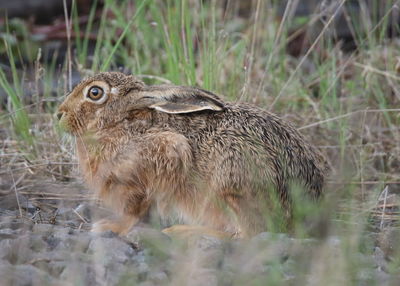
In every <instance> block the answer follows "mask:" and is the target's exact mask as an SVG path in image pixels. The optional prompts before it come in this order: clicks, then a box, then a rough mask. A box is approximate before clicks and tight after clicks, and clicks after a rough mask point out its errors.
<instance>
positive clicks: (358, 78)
mask: <svg viewBox="0 0 400 286" xmlns="http://www.w3.org/2000/svg"><path fill="white" fill-rule="evenodd" d="M399 2H400V1H394V0H386V1H379V0H347V1H346V0H337V1H335V0H331V1H314V0H287V1H274V0H252V1H240V0H223V1H216V0H202V1H201V0H187V1H185V0H167V1H161V0H144V1H133V0H130V1H129V0H118V1H112V0H75V1H73V0H63V1H61V0H47V1H45V0H42V1H40V0H30V1H23V0H14V1H7V0H0V279H1V281H0V284H1V285H399V284H400V268H399V267H400V244H399V241H400V226H399V218H400V37H399V36H400V26H399V24H400V10H399V7H400V6H399V5H400V3H399ZM110 70H118V71H122V72H125V73H132V74H135V75H137V76H139V77H140V78H142V79H143V80H144V81H145V82H146V83H148V84H158V83H174V84H180V85H195V86H201V87H202V88H204V89H208V90H211V91H213V92H215V93H217V94H220V95H222V96H223V97H224V98H225V99H226V100H230V101H242V102H250V103H252V104H255V105H258V106H261V107H263V108H265V109H268V110H271V111H273V112H274V113H276V114H278V115H279V116H280V117H282V118H284V119H285V120H288V121H290V122H292V123H293V124H294V125H295V126H296V127H297V128H298V129H299V130H300V132H301V133H302V134H304V135H305V136H306V137H307V138H308V140H309V141H310V142H312V143H313V144H314V145H316V146H317V147H318V148H319V149H320V150H321V152H322V153H324V155H325V156H326V158H327V159H328V162H329V165H330V167H331V169H332V170H331V174H330V177H329V179H328V184H327V186H326V190H325V193H326V195H325V198H324V199H323V200H322V201H321V203H320V205H319V206H318V207H316V206H314V205H309V204H307V202H302V200H301V198H298V200H299V201H298V202H297V203H296V208H295V210H294V231H293V233H290V234H284V233H278V232H277V230H274V229H271V231H270V232H265V233H262V234H260V235H258V236H255V237H253V238H251V239H249V240H246V241H241V240H237V241H221V240H218V239H217V238H213V237H200V238H198V239H196V240H189V241H177V240H174V239H171V238H169V237H168V236H166V235H164V234H163V233H161V232H160V229H161V228H162V227H163V226H164V224H165V222H160V221H159V220H158V219H157V217H156V216H155V215H154V216H152V215H149V218H148V219H147V220H146V221H144V222H142V223H141V224H140V225H139V226H137V227H136V228H134V229H133V231H132V232H131V233H130V234H129V235H128V236H127V237H125V238H119V237H116V236H115V235H114V234H113V233H104V234H101V235H94V234H91V233H89V232H88V229H89V227H90V224H91V222H92V221H93V218H94V217H97V216H101V215H103V214H107V210H104V209H103V208H101V206H98V205H97V204H96V203H95V202H94V201H93V199H92V197H91V196H90V194H89V192H88V191H87V190H86V188H85V186H84V184H83V183H82V180H81V178H80V177H79V172H78V167H77V159H76V157H75V153H74V142H73V140H72V139H71V138H70V137H68V136H66V135H64V134H62V133H61V132H60V131H59V130H58V128H57V122H56V121H55V120H54V118H53V113H54V112H55V109H56V107H57V106H58V104H59V103H60V102H61V101H62V100H63V98H64V95H65V94H66V93H67V92H68V91H69V90H71V88H72V87H73V86H74V85H75V84H76V83H78V82H79V81H80V79H81V78H83V77H85V76H87V75H91V74H93V73H96V72H99V71H110Z"/></svg>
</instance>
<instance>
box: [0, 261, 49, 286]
mask: <svg viewBox="0 0 400 286" xmlns="http://www.w3.org/2000/svg"><path fill="white" fill-rule="evenodd" d="M0 277H1V284H2V285H18V286H24V285H27V286H28V285H53V284H54V282H55V280H54V278H52V277H51V276H50V275H48V274H47V273H46V272H44V271H42V270H40V269H38V268H36V267H34V266H32V265H0Z"/></svg>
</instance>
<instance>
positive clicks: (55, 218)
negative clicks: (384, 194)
mask: <svg viewBox="0 0 400 286" xmlns="http://www.w3.org/2000/svg"><path fill="white" fill-rule="evenodd" d="M49 184H50V183H48V184H47V185H48V186H47V188H46V190H49V189H53V190H55V191H54V192H53V193H52V194H50V193H49V192H48V191H42V193H43V194H45V195H41V196H39V195H38V194H39V193H40V192H39V191H38V190H37V188H38V186H36V187H35V186H33V187H32V190H31V191H30V193H27V194H19V196H18V201H17V200H16V195H15V192H9V191H8V192H6V189H7V188H8V189H9V186H8V187H7V186H6V184H2V192H3V193H2V196H1V198H0V277H1V285H149V286H150V285H164V284H169V285H264V283H266V282H270V283H272V282H274V281H275V282H279V281H284V282H285V284H288V285H322V284H321V283H323V282H324V279H325V278H324V277H325V275H326V271H328V270H329V268H330V267H341V266H340V263H342V262H343V261H344V259H343V258H344V257H345V256H346V255H349V253H346V250H345V249H346V246H345V245H343V242H342V241H341V240H340V239H339V238H337V237H329V238H327V239H324V240H321V241H319V240H316V239H294V238H291V237H289V236H288V235H285V234H273V233H267V232H266V233H261V234H259V235H257V236H255V237H253V238H252V239H249V240H235V241H222V240H219V239H217V238H214V237H207V236H203V237H192V238H190V239H186V240H177V239H172V238H170V237H168V236H167V235H165V234H163V233H162V232H161V231H160V230H158V229H156V228H154V227H150V226H149V225H144V224H143V225H141V226H138V227H135V228H134V229H133V230H132V231H131V232H130V233H129V234H128V235H127V236H126V237H123V238H121V237H118V236H116V235H115V234H114V233H112V232H105V233H102V234H94V233H91V232H90V231H88V230H89V228H90V223H91V221H92V219H93V215H94V214H95V213H96V214H99V213H101V212H103V213H105V211H104V210H102V209H101V208H99V207H98V206H96V205H95V204H93V203H91V202H90V200H88V199H87V198H86V197H85V198H81V199H80V200H73V199H71V198H77V196H78V193H77V191H76V190H79V188H77V186H76V185H74V184H72V183H65V184H61V183H57V184H58V185H55V184H54V183H53V185H50V188H49ZM41 185H42V186H43V183H42V184H41ZM71 186H72V187H71ZM35 190H36V191H35ZM74 192H75V194H74V195H71V193H74ZM79 192H80V191H79ZM21 193H24V192H23V191H21ZM32 194H35V195H32ZM63 195H69V198H70V199H69V200H68V197H65V199H62V198H63ZM82 196H83V195H82ZM78 198H79V197H78ZM21 213H22V218H21ZM368 235H374V234H373V233H371V234H368ZM386 237H387V239H386V240H385V241H386V242H387V241H389V239H395V237H398V236H394V235H393V233H390V234H388V235H386ZM390 237H391V238H390ZM371 241H376V239H372V240H371ZM367 247H369V249H367V250H363V251H361V250H360V252H359V253H352V254H351V255H352V257H353V258H352V260H353V261H354V264H355V265H357V267H356V268H355V270H352V271H354V273H353V276H354V280H355V282H356V283H355V285H371V283H372V284H376V285H396V281H397V282H398V281H399V278H400V277H396V276H394V275H390V274H389V273H391V271H390V265H389V264H390V251H392V250H393V249H392V248H393V247H392V244H390V243H389V244H388V243H386V244H384V243H380V244H379V243H378V244H376V243H373V244H370V245H367ZM342 267H344V268H346V266H345V265H343V266H342ZM343 271H344V272H346V271H345V270H343ZM345 277H346V276H342V277H340V275H339V276H337V277H334V278H333V279H334V282H335V283H339V284H335V285H348V283H347V282H349V281H346V280H347V279H348V278H345ZM329 279H330V280H332V277H330V278H329Z"/></svg>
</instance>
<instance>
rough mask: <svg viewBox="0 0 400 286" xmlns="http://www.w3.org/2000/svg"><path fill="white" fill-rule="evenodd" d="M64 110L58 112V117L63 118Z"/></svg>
mask: <svg viewBox="0 0 400 286" xmlns="http://www.w3.org/2000/svg"><path fill="white" fill-rule="evenodd" d="M63 115H64V112H57V118H58V120H61V118H62V117H63Z"/></svg>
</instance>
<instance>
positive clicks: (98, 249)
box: [88, 237, 135, 265]
mask: <svg viewBox="0 0 400 286" xmlns="http://www.w3.org/2000/svg"><path fill="white" fill-rule="evenodd" d="M88 253H95V254H96V255H97V257H99V258H100V259H102V261H103V263H105V264H106V265H107V264H110V263H114V262H118V263H126V262H127V261H128V259H129V258H130V257H131V256H133V255H134V254H135V251H134V249H133V247H132V246H131V245H130V244H128V243H126V242H124V241H123V240H121V239H120V238H118V237H115V238H104V237H95V238H93V239H92V240H91V241H90V243H89V247H88Z"/></svg>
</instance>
